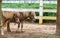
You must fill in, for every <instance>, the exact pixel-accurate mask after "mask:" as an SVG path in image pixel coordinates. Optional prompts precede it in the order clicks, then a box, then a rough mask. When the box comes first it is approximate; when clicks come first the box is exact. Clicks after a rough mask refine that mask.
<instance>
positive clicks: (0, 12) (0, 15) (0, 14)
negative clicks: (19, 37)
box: [0, 0, 2, 34]
mask: <svg viewBox="0 0 60 38" xmlns="http://www.w3.org/2000/svg"><path fill="white" fill-rule="evenodd" d="M1 4H2V0H0V34H1V17H2V10H1Z"/></svg>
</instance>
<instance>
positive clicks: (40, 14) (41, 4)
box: [39, 0, 43, 24]
mask: <svg viewBox="0 0 60 38" xmlns="http://www.w3.org/2000/svg"><path fill="white" fill-rule="evenodd" d="M42 23H43V0H40V6H39V24H42Z"/></svg>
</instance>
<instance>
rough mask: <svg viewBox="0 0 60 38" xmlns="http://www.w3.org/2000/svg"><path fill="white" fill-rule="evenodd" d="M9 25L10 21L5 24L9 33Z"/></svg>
mask: <svg viewBox="0 0 60 38" xmlns="http://www.w3.org/2000/svg"><path fill="white" fill-rule="evenodd" d="M9 24H10V21H8V22H7V31H8V32H11V30H10V26H9Z"/></svg>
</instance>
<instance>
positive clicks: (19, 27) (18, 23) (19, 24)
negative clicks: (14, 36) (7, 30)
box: [16, 23, 20, 32]
mask: <svg viewBox="0 0 60 38" xmlns="http://www.w3.org/2000/svg"><path fill="white" fill-rule="evenodd" d="M19 28H20V23H18V28H17V30H16V32H18V30H19Z"/></svg>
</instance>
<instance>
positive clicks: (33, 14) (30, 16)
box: [28, 12, 35, 21]
mask: <svg viewBox="0 0 60 38" xmlns="http://www.w3.org/2000/svg"><path fill="white" fill-rule="evenodd" d="M34 16H35V13H34V12H29V14H28V18H29V19H30V20H33V21H35V17H34Z"/></svg>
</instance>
